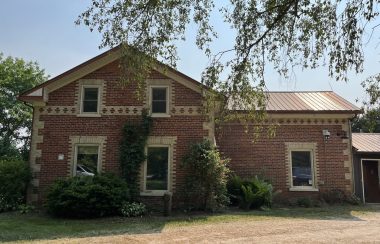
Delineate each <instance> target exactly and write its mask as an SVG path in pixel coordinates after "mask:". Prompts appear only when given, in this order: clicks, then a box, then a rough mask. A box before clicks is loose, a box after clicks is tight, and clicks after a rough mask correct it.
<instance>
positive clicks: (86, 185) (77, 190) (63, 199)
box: [47, 174, 129, 218]
mask: <svg viewBox="0 0 380 244" xmlns="http://www.w3.org/2000/svg"><path fill="white" fill-rule="evenodd" d="M128 200H129V191H128V187H127V184H126V183H125V181H124V180H122V179H120V178H118V177H116V176H113V175H109V174H105V175H95V176H93V177H92V176H82V177H72V178H69V179H66V180H57V181H56V182H55V183H54V184H53V185H52V186H51V188H50V190H49V192H48V195H47V209H48V211H49V213H51V214H53V215H55V216H59V217H69V218H94V217H102V216H109V215H117V214H120V209H121V206H122V204H123V203H124V202H126V201H128Z"/></svg>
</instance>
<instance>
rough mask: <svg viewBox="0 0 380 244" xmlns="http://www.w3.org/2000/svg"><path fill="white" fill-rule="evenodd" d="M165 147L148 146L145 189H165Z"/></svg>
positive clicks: (166, 165) (166, 154)
mask: <svg viewBox="0 0 380 244" xmlns="http://www.w3.org/2000/svg"><path fill="white" fill-rule="evenodd" d="M168 151H169V149H168V148H167V147H150V148H148V159H147V170H146V189H147V190H167V186H168V154H169V152H168Z"/></svg>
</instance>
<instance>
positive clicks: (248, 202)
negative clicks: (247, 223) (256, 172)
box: [227, 175, 273, 209]
mask: <svg viewBox="0 0 380 244" xmlns="http://www.w3.org/2000/svg"><path fill="white" fill-rule="evenodd" d="M227 185H228V187H227V188H228V194H229V196H230V198H231V202H232V203H237V204H238V205H239V207H241V208H243V209H250V208H253V209H255V208H260V207H263V206H267V207H271V206H272V200H273V187H272V185H271V184H270V183H268V182H266V181H264V180H262V179H260V178H258V177H257V176H255V177H254V178H252V179H251V180H242V179H241V178H240V177H239V176H236V175H235V176H232V177H231V178H230V180H229V182H228V184H227Z"/></svg>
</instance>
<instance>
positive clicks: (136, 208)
mask: <svg viewBox="0 0 380 244" xmlns="http://www.w3.org/2000/svg"><path fill="white" fill-rule="evenodd" d="M146 211H147V210H146V207H145V205H144V204H143V203H136V202H133V203H128V202H126V203H123V205H122V206H121V214H122V215H123V216H124V217H141V216H143V215H145V214H146Z"/></svg>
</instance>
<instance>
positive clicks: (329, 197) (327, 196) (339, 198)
mask: <svg viewBox="0 0 380 244" xmlns="http://www.w3.org/2000/svg"><path fill="white" fill-rule="evenodd" d="M345 199H346V194H345V193H344V191H342V190H340V189H332V190H329V191H326V192H323V193H322V200H323V201H325V202H326V203H328V204H342V203H344V202H345Z"/></svg>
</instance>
